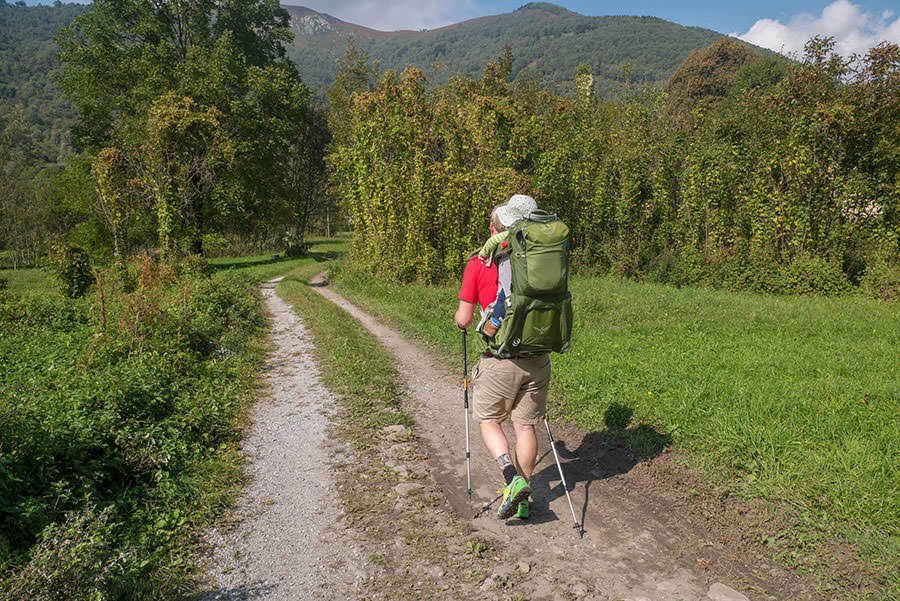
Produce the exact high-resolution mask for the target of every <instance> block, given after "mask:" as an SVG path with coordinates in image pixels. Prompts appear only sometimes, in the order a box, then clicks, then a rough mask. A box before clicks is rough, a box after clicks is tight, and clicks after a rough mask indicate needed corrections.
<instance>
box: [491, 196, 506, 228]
mask: <svg viewBox="0 0 900 601" xmlns="http://www.w3.org/2000/svg"><path fill="white" fill-rule="evenodd" d="M502 206H506V202H505V201H504V202H501V203H500V204H498V205H497V206H495V207H494V208H493V210H491V225H493V226H494V229H495V230H497V231H498V232H502V231H503V230H505V229H506V226H505V225H503V224H502V223H501V222H500V217H498V216H497V209H499V208H500V207H502Z"/></svg>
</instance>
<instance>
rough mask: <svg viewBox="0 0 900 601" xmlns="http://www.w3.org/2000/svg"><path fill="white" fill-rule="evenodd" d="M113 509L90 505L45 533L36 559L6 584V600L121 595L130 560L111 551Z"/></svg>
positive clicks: (74, 600)
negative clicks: (118, 589) (118, 588)
mask: <svg viewBox="0 0 900 601" xmlns="http://www.w3.org/2000/svg"><path fill="white" fill-rule="evenodd" d="M108 517H109V510H104V511H102V512H100V513H97V512H96V511H95V510H94V508H93V507H91V506H88V507H86V508H85V509H84V510H83V511H81V512H80V513H73V514H71V515H70V516H69V518H68V519H67V520H66V521H65V523H63V524H51V525H49V526H47V527H46V528H45V529H44V531H43V533H42V534H41V538H40V542H39V543H38V544H37V545H36V546H35V548H34V552H33V553H32V556H31V560H30V561H29V562H28V563H27V564H26V565H25V567H24V568H22V569H21V570H19V571H18V572H16V573H15V574H14V575H13V576H12V577H11V578H10V579H9V580H7V582H6V588H7V590H6V597H5V600H6V601H20V600H21V601H25V600H28V601H45V600H46V601H57V600H62V599H66V600H67V601H103V600H105V599H112V598H114V597H115V596H116V595H115V593H114V591H113V590H112V589H114V588H115V580H116V577H117V576H119V575H121V574H122V572H123V570H122V567H123V564H124V563H125V555H124V554H122V553H117V552H116V551H114V550H113V549H112V548H111V545H110V542H111V541H110V539H111V529H110V527H109V526H108V524H107V520H108Z"/></svg>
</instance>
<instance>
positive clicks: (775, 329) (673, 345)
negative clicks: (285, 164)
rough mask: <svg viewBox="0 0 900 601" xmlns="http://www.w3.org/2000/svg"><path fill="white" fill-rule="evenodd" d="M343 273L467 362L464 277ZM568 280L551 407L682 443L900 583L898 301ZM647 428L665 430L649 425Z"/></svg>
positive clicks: (718, 471)
mask: <svg viewBox="0 0 900 601" xmlns="http://www.w3.org/2000/svg"><path fill="white" fill-rule="evenodd" d="M334 279H335V281H334V286H335V288H336V289H337V290H339V291H340V292H341V293H342V294H345V295H346V296H348V297H349V298H351V299H352V300H353V301H354V302H356V303H358V304H360V305H362V306H365V307H366V308H368V309H370V310H372V311H374V312H376V313H378V314H380V315H382V316H383V317H385V318H386V319H388V320H389V321H391V322H392V323H393V324H395V325H396V326H397V327H399V328H401V329H402V330H404V331H405V332H407V333H408V334H410V335H413V336H414V337H415V338H417V339H424V340H425V341H427V344H429V345H430V346H431V347H432V348H433V349H434V350H436V351H437V352H438V353H439V354H440V355H441V356H443V357H444V358H445V360H446V362H447V364H448V365H451V366H453V367H458V364H460V363H461V335H460V333H459V331H458V330H457V329H456V328H455V326H454V325H453V321H452V317H453V312H454V310H455V308H456V305H457V300H456V294H457V292H458V287H457V285H455V284H450V285H444V286H420V285H396V284H388V283H385V282H383V281H380V280H377V279H372V278H368V277H365V276H359V275H357V274H355V273H354V272H353V271H352V270H350V269H343V270H338V271H337V272H336V273H335V274H334ZM571 290H572V294H573V297H574V299H575V326H574V332H573V341H572V349H571V351H570V352H568V353H567V354H564V355H560V356H554V363H553V370H554V371H553V374H554V375H553V382H552V385H551V396H552V399H553V402H552V403H551V408H550V413H551V418H552V419H554V420H572V421H574V422H575V423H577V424H578V425H579V426H581V427H582V428H584V429H585V430H588V431H592V430H604V429H606V428H607V424H608V423H609V422H610V416H611V415H612V416H615V415H620V416H621V415H623V414H624V415H625V416H630V425H631V427H630V428H629V429H628V430H627V431H626V432H625V434H626V437H627V438H628V440H629V443H630V444H632V445H634V446H635V447H637V448H638V449H639V450H641V451H643V452H651V451H655V450H658V449H653V448H648V447H652V445H658V444H659V443H660V441H661V440H670V441H672V443H673V444H674V445H675V446H676V447H677V448H678V449H680V450H683V451H687V455H688V457H689V458H690V461H691V463H692V464H693V465H694V467H696V468H697V469H699V470H700V471H701V472H702V473H703V474H704V475H705V477H707V478H709V479H710V480H712V481H714V482H715V483H717V484H721V485H723V486H727V487H729V489H730V490H732V491H734V492H735V493H736V494H740V495H744V496H747V497H762V498H765V499H771V500H774V501H778V502H783V503H786V504H787V505H788V506H790V507H793V508H796V509H797V512H798V513H799V515H801V516H802V519H803V523H804V528H807V529H808V532H809V534H810V535H811V536H819V535H821V534H822V533H824V532H836V533H838V534H839V535H840V536H842V537H845V538H846V539H847V540H849V541H852V543H853V544H854V545H855V546H856V548H857V549H858V550H859V553H860V557H861V558H863V560H864V562H865V563H866V564H868V565H870V566H871V567H872V568H873V569H874V570H876V571H881V572H882V573H883V574H885V576H884V577H885V578H894V579H895V580H894V582H893V583H892V584H891V585H889V588H891V589H892V590H894V593H892V594H895V595H896V594H897V591H898V590H900V588H898V583H897V581H896V576H891V574H892V573H893V572H894V570H893V569H892V568H891V566H896V565H898V563H900V495H898V494H897V493H898V487H900V467H898V466H900V451H898V449H897V445H896V444H895V441H896V440H898V438H900V413H898V408H900V387H898V381H897V378H896V373H897V369H898V367H900V365H898V359H897V354H896V349H897V348H898V344H900V311H898V308H897V306H896V305H895V304H892V303H884V302H879V301H874V300H869V299H865V298H860V297H853V296H845V297H838V298H821V297H791V296H774V295H762V294H751V293H733V292H727V291H713V290H706V289H698V288H688V287H684V288H675V287H671V286H666V285H661V284H652V283H638V282H632V281H627V280H622V279H619V278H614V277H607V276H597V277H594V276H592V277H575V278H573V280H572V282H571ZM470 343H471V338H470ZM469 350H470V357H471V350H472V349H471V348H470V349H469ZM626 421H628V419H627V418H626ZM610 425H615V424H610ZM648 427H649V429H650V430H652V431H653V432H655V433H656V435H655V436H649V437H648V436H646V435H644V434H645V433H646V432H647V431H648ZM787 561H788V563H790V561H791V560H790V558H787ZM796 567H798V568H802V567H803V566H802V565H797V566H796Z"/></svg>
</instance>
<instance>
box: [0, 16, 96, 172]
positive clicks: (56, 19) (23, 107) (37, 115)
mask: <svg viewBox="0 0 900 601" xmlns="http://www.w3.org/2000/svg"><path fill="white" fill-rule="evenodd" d="M85 10H87V8H86V7H85V6H82V5H80V4H59V3H57V4H56V5H54V6H32V7H27V6H18V5H15V4H8V3H6V2H3V1H0V99H2V105H0V130H2V129H4V125H5V123H6V122H9V121H15V122H17V123H18V124H19V129H20V130H21V131H20V132H19V133H18V135H19V136H21V137H24V140H21V141H20V143H24V142H25V141H27V152H28V153H29V154H32V155H34V158H36V159H38V160H39V162H41V163H44V164H47V163H49V164H53V163H59V162H61V161H63V160H64V159H65V157H66V156H68V155H70V154H71V152H72V150H71V141H70V139H69V128H70V127H71V126H72V124H73V123H74V122H75V110H74V107H73V106H72V103H71V102H69V100H68V99H66V98H65V97H64V96H63V95H62V93H61V92H60V90H59V86H58V85H57V82H56V79H57V77H58V76H59V72H60V65H59V63H58V62H57V61H56V60H55V54H56V50H57V48H56V44H55V43H54V42H53V37H54V36H55V35H56V32H57V31H59V28H60V27H62V26H64V25H68V24H69V23H71V22H72V19H74V18H75V17H76V16H78V15H80V14H82V13H83V12H84V11H85Z"/></svg>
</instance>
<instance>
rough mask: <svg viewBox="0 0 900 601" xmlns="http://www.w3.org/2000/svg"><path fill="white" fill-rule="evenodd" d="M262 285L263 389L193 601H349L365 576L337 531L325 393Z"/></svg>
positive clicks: (352, 544)
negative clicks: (240, 481)
mask: <svg viewBox="0 0 900 601" xmlns="http://www.w3.org/2000/svg"><path fill="white" fill-rule="evenodd" d="M278 281H279V280H274V281H271V282H267V283H266V284H264V285H263V286H262V296H263V299H264V302H265V304H266V308H267V310H268V312H269V314H270V315H271V320H272V321H271V323H272V326H271V327H272V343H273V346H274V350H273V352H272V354H271V356H270V357H269V359H268V365H267V367H266V372H265V379H264V384H265V390H266V393H265V396H264V397H263V398H261V399H260V400H259V401H258V402H257V404H256V406H255V408H254V410H253V414H252V426H251V427H250V429H249V432H248V433H247V434H246V439H245V440H244V441H243V445H242V447H243V448H242V450H243V453H244V454H245V456H246V458H247V465H246V470H245V471H246V475H247V484H246V487H245V488H244V490H243V491H242V493H241V495H240V497H239V498H238V500H237V503H236V507H235V511H234V512H233V514H232V515H231V516H229V518H230V520H229V521H230V522H231V523H232V527H231V528H228V529H219V530H216V531H213V532H211V533H210V534H209V535H208V536H207V543H208V544H209V546H210V548H211V549H212V557H211V558H210V561H209V565H208V572H209V575H210V577H211V579H212V581H213V582H212V583H210V584H209V585H208V586H207V587H206V590H205V591H204V592H203V593H202V594H201V595H200V599H202V600H203V601H212V600H214V599H215V600H226V599H227V600H243V599H271V600H273V601H281V600H284V601H306V600H312V599H355V598H357V597H358V595H357V592H358V591H357V588H358V583H361V582H363V581H365V580H366V579H367V578H368V574H367V572H366V571H365V568H364V566H363V560H362V559H361V551H360V546H359V544H360V543H359V542H358V541H357V540H355V539H354V537H353V535H352V533H351V531H349V530H345V529H342V526H341V524H340V518H341V511H340V508H339V505H340V503H339V501H338V499H339V496H338V494H337V491H336V490H335V488H334V478H333V474H332V473H331V469H330V467H329V466H330V463H331V461H332V459H333V458H335V457H336V456H339V455H340V454H341V453H342V449H340V448H339V447H337V446H335V445H334V443H333V442H332V441H330V440H329V439H328V438H327V436H326V429H327V426H328V420H329V417H330V416H331V414H332V411H333V406H334V404H335V399H334V397H333V396H332V395H331V393H330V392H329V391H328V390H327V389H326V388H325V387H324V386H323V385H322V384H321V382H320V381H319V370H318V367H317V366H316V364H315V362H314V361H313V357H312V354H311V352H312V343H311V342H310V340H311V338H310V335H309V332H308V331H307V330H306V328H305V327H304V326H303V323H302V322H301V321H300V319H299V318H298V317H297V316H296V314H295V313H294V312H293V310H292V309H291V308H290V307H289V306H288V304H287V303H285V302H284V301H283V300H281V299H280V298H279V297H278V296H276V295H275V293H274V288H275V284H276V283H277V282H278Z"/></svg>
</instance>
